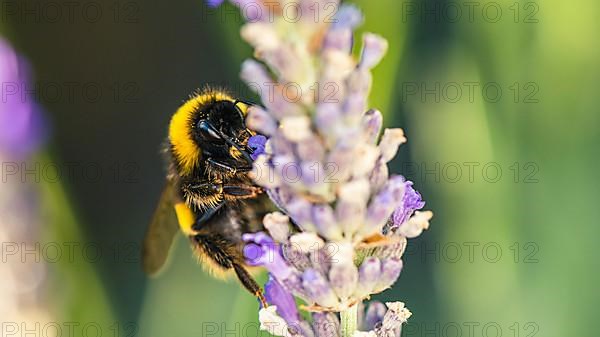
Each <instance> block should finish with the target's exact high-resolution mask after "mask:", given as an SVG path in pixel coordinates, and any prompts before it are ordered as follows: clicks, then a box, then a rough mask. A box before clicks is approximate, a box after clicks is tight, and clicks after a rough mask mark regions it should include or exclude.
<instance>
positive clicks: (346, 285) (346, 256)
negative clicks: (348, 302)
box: [329, 242, 358, 300]
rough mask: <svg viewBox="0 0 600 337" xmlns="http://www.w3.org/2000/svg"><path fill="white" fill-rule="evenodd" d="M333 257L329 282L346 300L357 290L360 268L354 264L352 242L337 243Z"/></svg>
mask: <svg viewBox="0 0 600 337" xmlns="http://www.w3.org/2000/svg"><path fill="white" fill-rule="evenodd" d="M335 248H336V250H335V251H334V252H333V253H334V254H333V256H332V258H331V269H330V270H329V283H330V284H331V286H332V288H333V290H334V291H335V293H336V294H337V295H338V297H339V298H341V299H342V300H345V299H347V298H349V297H350V296H351V295H352V294H353V293H354V291H355V290H356V284H357V283H358V268H356V266H355V265H354V246H353V245H352V244H351V243H350V242H343V243H342V242H340V243H336V244H335Z"/></svg>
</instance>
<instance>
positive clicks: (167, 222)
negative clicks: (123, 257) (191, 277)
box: [142, 182, 179, 275]
mask: <svg viewBox="0 0 600 337" xmlns="http://www.w3.org/2000/svg"><path fill="white" fill-rule="evenodd" d="M176 202H177V198H176V193H175V187H174V185H173V184H172V183H170V182H167V185H166V186H165V188H164V189H163V192H162V194H161V196H160V200H159V201H158V206H157V208H156V210H155V211H154V215H153V216H152V221H151V222H150V226H148V230H147V232H146V237H145V238H144V243H143V246H142V267H143V269H144V271H145V272H146V274H148V275H156V274H157V273H158V272H159V271H160V270H161V268H162V267H163V266H164V264H165V263H166V262H167V258H168V256H169V251H170V249H171V246H172V245H173V241H174V239H175V235H176V234H177V232H178V231H179V224H178V222H177V214H176V212H175V208H174V205H175V203H176Z"/></svg>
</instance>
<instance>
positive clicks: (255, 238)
mask: <svg viewBox="0 0 600 337" xmlns="http://www.w3.org/2000/svg"><path fill="white" fill-rule="evenodd" d="M242 239H243V240H244V241H245V242H246V246H245V247H244V257H245V259H246V263H248V265H250V266H264V267H265V268H267V270H268V271H269V272H270V273H271V274H273V276H275V277H276V278H277V279H278V280H284V279H286V278H288V277H289V276H290V274H292V273H293V270H292V269H291V268H290V266H289V265H288V264H287V262H285V260H284V258H283V256H282V255H281V250H280V248H279V245H278V244H276V243H275V241H273V239H271V237H270V236H268V235H267V234H265V233H263V232H259V233H251V234H244V235H243V236H242Z"/></svg>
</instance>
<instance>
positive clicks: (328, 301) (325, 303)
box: [302, 269, 338, 307]
mask: <svg viewBox="0 0 600 337" xmlns="http://www.w3.org/2000/svg"><path fill="white" fill-rule="evenodd" d="M302 286H303V287H304V290H305V291H306V293H307V294H308V296H309V297H310V299H311V300H312V301H313V302H314V303H316V304H318V305H320V306H322V307H335V306H336V305H337V304H338V299H337V297H336V296H335V293H334V292H333V290H332V289H331V286H330V285H329V283H328V282H327V280H326V279H325V278H324V277H323V275H321V274H320V273H319V272H317V271H316V270H314V269H307V270H305V271H304V273H303V274H302Z"/></svg>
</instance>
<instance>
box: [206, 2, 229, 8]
mask: <svg viewBox="0 0 600 337" xmlns="http://www.w3.org/2000/svg"><path fill="white" fill-rule="evenodd" d="M223 2H225V0H206V4H207V5H208V6H209V7H213V8H214V7H219V6H221V4H222V3H223Z"/></svg>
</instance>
